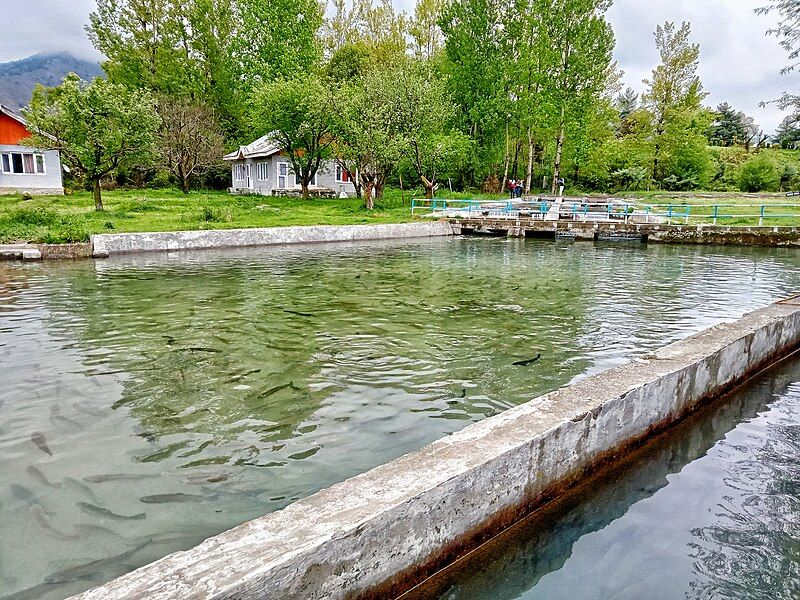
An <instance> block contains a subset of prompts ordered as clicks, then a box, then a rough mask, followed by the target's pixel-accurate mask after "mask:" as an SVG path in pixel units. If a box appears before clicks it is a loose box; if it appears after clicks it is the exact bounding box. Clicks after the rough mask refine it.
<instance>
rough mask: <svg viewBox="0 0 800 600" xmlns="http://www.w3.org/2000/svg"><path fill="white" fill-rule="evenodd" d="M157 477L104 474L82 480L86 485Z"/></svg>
mask: <svg viewBox="0 0 800 600" xmlns="http://www.w3.org/2000/svg"><path fill="white" fill-rule="evenodd" d="M157 477H158V475H151V474H148V473H104V474H101V475H87V476H86V477H84V478H83V480H84V481H86V482H88V483H106V482H107V481H141V480H143V479H155V478H157Z"/></svg>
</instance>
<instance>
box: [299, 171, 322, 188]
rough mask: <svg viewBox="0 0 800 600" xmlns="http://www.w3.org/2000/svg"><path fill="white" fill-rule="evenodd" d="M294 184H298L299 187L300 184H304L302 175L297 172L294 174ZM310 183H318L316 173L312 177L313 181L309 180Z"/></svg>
mask: <svg viewBox="0 0 800 600" xmlns="http://www.w3.org/2000/svg"><path fill="white" fill-rule="evenodd" d="M294 184H295V185H296V186H298V187H299V186H300V185H302V184H301V183H300V175H297V174H295V176H294ZM308 185H317V174H316V173H314V177H312V178H311V181H309V182H308Z"/></svg>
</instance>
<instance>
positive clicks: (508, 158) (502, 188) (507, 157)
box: [500, 119, 511, 192]
mask: <svg viewBox="0 0 800 600" xmlns="http://www.w3.org/2000/svg"><path fill="white" fill-rule="evenodd" d="M510 162H511V156H510V155H509V152H508V119H506V150H505V158H504V159H503V163H504V165H503V183H501V184H500V191H501V192H504V191H505V189H506V184H507V183H508V165H509V163H510Z"/></svg>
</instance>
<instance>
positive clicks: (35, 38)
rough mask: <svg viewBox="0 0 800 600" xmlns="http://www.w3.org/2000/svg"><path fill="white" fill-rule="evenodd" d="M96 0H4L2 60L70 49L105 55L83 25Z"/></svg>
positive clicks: (81, 53) (82, 55)
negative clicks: (93, 45) (96, 48)
mask: <svg viewBox="0 0 800 600" xmlns="http://www.w3.org/2000/svg"><path fill="white" fill-rule="evenodd" d="M95 6H96V4H95V1H94V0H68V1H66V0H27V1H23V0H7V1H5V2H3V8H2V14H3V29H4V31H3V35H2V36H0V62H6V61H9V60H17V59H20V58H25V57H26V56H30V55H31V54H37V53H40V52H59V51H67V52H69V53H71V54H72V55H73V56H75V57H77V58H82V59H87V60H100V59H101V58H102V56H101V55H100V54H99V53H98V52H97V51H96V50H95V49H94V48H93V47H92V44H91V42H89V40H88V38H87V37H86V32H85V31H84V26H85V25H86V23H87V22H88V21H89V13H90V12H91V11H92V10H94V9H95Z"/></svg>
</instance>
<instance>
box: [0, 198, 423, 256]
mask: <svg viewBox="0 0 800 600" xmlns="http://www.w3.org/2000/svg"><path fill="white" fill-rule="evenodd" d="M411 197H412V196H411V195H409V193H406V194H405V204H404V203H403V200H402V198H401V194H400V191H399V190H387V192H386V195H385V197H384V198H383V199H381V200H378V201H377V202H376V206H375V210H372V211H368V210H366V209H364V208H363V206H362V202H361V200H358V199H355V198H351V199H346V200H344V199H336V200H317V199H312V200H303V199H301V198H273V197H269V196H232V195H230V194H228V193H226V192H209V191H206V192H192V193H191V194H189V195H188V196H186V195H184V194H182V193H181V192H180V191H177V190H114V191H106V192H103V204H104V205H105V210H104V211H102V212H98V211H95V210H94V203H93V200H92V196H91V194H90V193H88V192H78V193H75V194H73V195H69V196H40V197H35V198H33V199H31V200H23V198H22V197H21V196H19V195H16V196H0V243H9V242H32V243H65V242H84V241H87V240H88V239H89V236H90V235H91V234H94V233H114V232H142V231H188V230H199V229H232V228H240V227H241V228H245V227H276V226H281V225H354V224H363V223H401V222H404V221H410V220H411Z"/></svg>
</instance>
